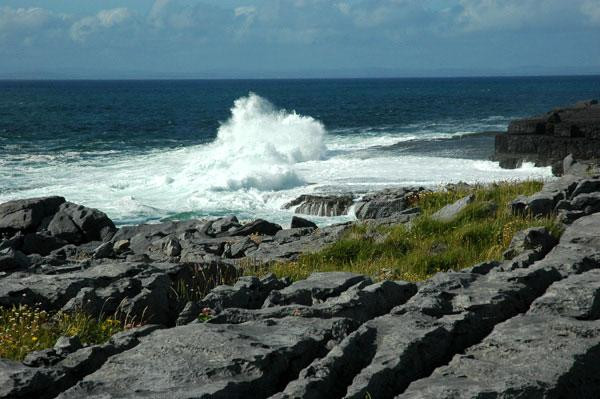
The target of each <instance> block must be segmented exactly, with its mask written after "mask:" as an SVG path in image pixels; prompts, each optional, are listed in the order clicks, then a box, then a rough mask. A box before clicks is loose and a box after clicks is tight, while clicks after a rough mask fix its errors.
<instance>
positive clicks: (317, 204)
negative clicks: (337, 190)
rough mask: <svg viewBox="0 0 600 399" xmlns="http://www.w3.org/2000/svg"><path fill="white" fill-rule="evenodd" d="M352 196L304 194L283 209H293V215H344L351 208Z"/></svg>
mask: <svg viewBox="0 0 600 399" xmlns="http://www.w3.org/2000/svg"><path fill="white" fill-rule="evenodd" d="M353 202H354V198H353V196H352V195H340V196H336V195H328V196H322V195H309V194H304V195H301V196H300V197H298V198H296V199H295V200H293V201H290V202H288V203H287V204H285V205H283V208H284V209H290V208H294V207H295V209H294V212H295V213H301V214H305V215H315V216H341V215H346V214H347V213H348V210H349V209H350V207H351V206H352V204H353Z"/></svg>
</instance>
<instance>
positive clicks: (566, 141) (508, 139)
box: [494, 100, 600, 174]
mask: <svg viewBox="0 0 600 399" xmlns="http://www.w3.org/2000/svg"><path fill="white" fill-rule="evenodd" d="M569 154H572V156H573V157H575V158H576V159H582V160H590V161H594V162H596V161H597V160H599V159H600V104H598V101H596V100H589V101H582V102H579V103H577V104H575V105H574V106H571V107H566V108H557V109H555V110H552V111H550V112H548V113H546V114H545V115H540V116H536V117H532V118H525V119H520V120H516V121H513V122H511V123H510V125H509V127H508V132H507V133H506V134H499V135H497V136H496V153H495V155H494V159H495V160H497V161H500V166H502V167H505V168H516V167H519V166H520V165H521V163H522V162H525V161H526V162H534V163H535V164H536V165H538V166H553V170H554V171H555V173H556V174H562V173H563V162H562V161H563V159H564V158H565V157H566V156H567V155H569Z"/></svg>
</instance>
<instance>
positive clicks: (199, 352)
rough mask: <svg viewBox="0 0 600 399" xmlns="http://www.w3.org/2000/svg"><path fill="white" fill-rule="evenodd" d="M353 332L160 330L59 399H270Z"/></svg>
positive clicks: (315, 323)
mask: <svg viewBox="0 0 600 399" xmlns="http://www.w3.org/2000/svg"><path fill="white" fill-rule="evenodd" d="M352 328H353V326H352V323H350V322H349V321H347V320H345V319H329V320H321V319H310V320H307V319H302V318H295V317H288V318H285V319H280V320H264V321H259V322H250V323H244V324H239V325H225V326H223V325H216V324H206V323H200V324H188V325H185V326H179V327H175V328H171V329H166V330H159V331H155V332H153V333H152V334H150V335H149V336H147V337H145V338H142V339H141V342H140V344H139V345H137V346H136V347H135V348H133V349H130V350H128V351H125V352H123V353H120V354H118V355H115V356H112V357H111V358H110V359H108V361H107V362H106V363H104V364H103V365H102V367H100V369H99V370H97V371H96V372H94V373H92V374H90V375H88V376H87V377H85V378H84V379H83V380H82V381H81V382H79V383H78V384H76V385H75V386H74V387H73V388H71V389H69V390H68V391H66V392H64V393H62V394H61V395H60V396H59V398H61V399H68V398H81V397H87V398H106V397H152V396H159V395H162V396H168V397H173V398H180V397H197V398H209V397H211V398H249V397H254V398H259V397H268V396H270V395H272V394H274V393H277V392H278V391H280V390H281V389H282V388H283V387H284V386H285V385H287V383H288V380H289V379H291V378H292V377H293V376H295V375H297V373H298V372H299V371H300V370H301V369H302V368H304V367H306V366H307V365H308V364H310V362H311V361H313V360H314V358H316V357H319V356H322V355H323V354H324V353H326V352H327V349H326V347H327V344H328V342H330V341H337V342H339V341H341V340H342V339H343V338H345V336H346V335H347V334H348V333H349V332H350V331H351V330H352Z"/></svg>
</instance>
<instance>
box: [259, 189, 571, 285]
mask: <svg viewBox="0 0 600 399" xmlns="http://www.w3.org/2000/svg"><path fill="white" fill-rule="evenodd" d="M541 188H542V183H541V182H537V181H525V182H518V183H516V182H503V183H494V184H491V185H485V186H484V185H481V186H475V187H471V188H469V189H459V190H453V191H438V192H426V193H423V194H420V195H418V196H414V197H413V198H411V205H412V206H418V207H420V208H421V210H422V215H421V216H419V217H418V218H416V219H415V220H414V222H413V225H412V227H411V228H407V227H406V226H403V225H397V226H392V227H379V228H374V229H370V228H369V227H367V226H365V225H360V224H359V225H355V226H353V227H352V228H351V229H350V231H348V232H347V233H346V235H345V236H344V237H343V238H342V239H341V240H340V241H337V242H335V243H333V244H332V245H330V246H328V247H326V248H324V249H323V250H321V251H320V252H317V253H312V254H305V255H302V256H301V257H300V258H299V260H298V261H296V262H288V263H276V264H273V265H270V266H268V269H269V271H272V272H274V273H275V274H276V275H277V276H278V277H290V278H292V279H293V280H298V279H303V278H306V277H307V276H308V275H310V274H311V273H313V272H316V271H350V272H356V273H361V274H367V275H370V276H372V277H373V278H374V279H375V280H382V279H401V280H407V281H420V280H424V279H426V278H428V277H430V276H431V275H433V274H435V273H437V272H440V271H447V270H450V269H452V270H460V269H463V268H465V267H470V266H473V265H475V264H477V263H479V262H483V261H487V260H494V259H501V258H502V253H503V252H504V251H505V250H506V249H507V248H508V245H509V244H510V242H511V240H512V238H513V236H514V234H515V233H516V232H518V231H520V230H523V229H526V228H528V227H537V226H545V227H546V228H548V229H549V231H550V232H551V233H552V234H553V235H555V236H557V237H558V236H559V235H560V234H561V227H560V225H559V224H558V223H557V222H556V221H555V218H554V216H553V215H551V216H548V217H545V218H534V217H532V216H530V215H513V214H512V213H511V211H510V208H509V203H510V202H511V201H512V200H513V199H514V198H515V197H517V196H518V195H531V194H533V193H535V192H538V191H539V190H540V189H541ZM471 193H473V194H475V201H473V203H471V204H470V205H469V206H468V207H467V208H466V209H465V210H464V211H463V212H461V214H460V215H459V216H458V217H457V218H456V219H455V220H453V221H451V222H440V221H437V220H434V219H432V218H431V215H432V214H433V213H434V212H436V211H437V210H439V209H440V208H442V207H443V206H445V205H447V204H451V203H453V202H455V201H457V200H459V199H460V198H463V197H465V196H466V195H468V194H471Z"/></svg>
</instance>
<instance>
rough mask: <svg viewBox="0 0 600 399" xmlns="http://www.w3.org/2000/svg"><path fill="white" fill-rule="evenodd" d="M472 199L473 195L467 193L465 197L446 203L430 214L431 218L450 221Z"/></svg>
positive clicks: (473, 198)
mask: <svg viewBox="0 0 600 399" xmlns="http://www.w3.org/2000/svg"><path fill="white" fill-rule="evenodd" d="M473 201H475V195H474V194H469V195H467V196H466V197H464V198H461V199H459V200H458V201H456V202H455V203H453V204H449V205H446V206H445V207H443V208H442V209H440V210H439V211H437V212H435V213H434V214H433V215H431V218H432V219H433V220H437V221H440V222H451V221H452V220H454V219H455V218H456V217H457V216H458V214H459V213H460V212H462V211H463V210H464V209H465V208H466V207H467V206H468V205H469V204H470V203H472V202H473Z"/></svg>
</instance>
